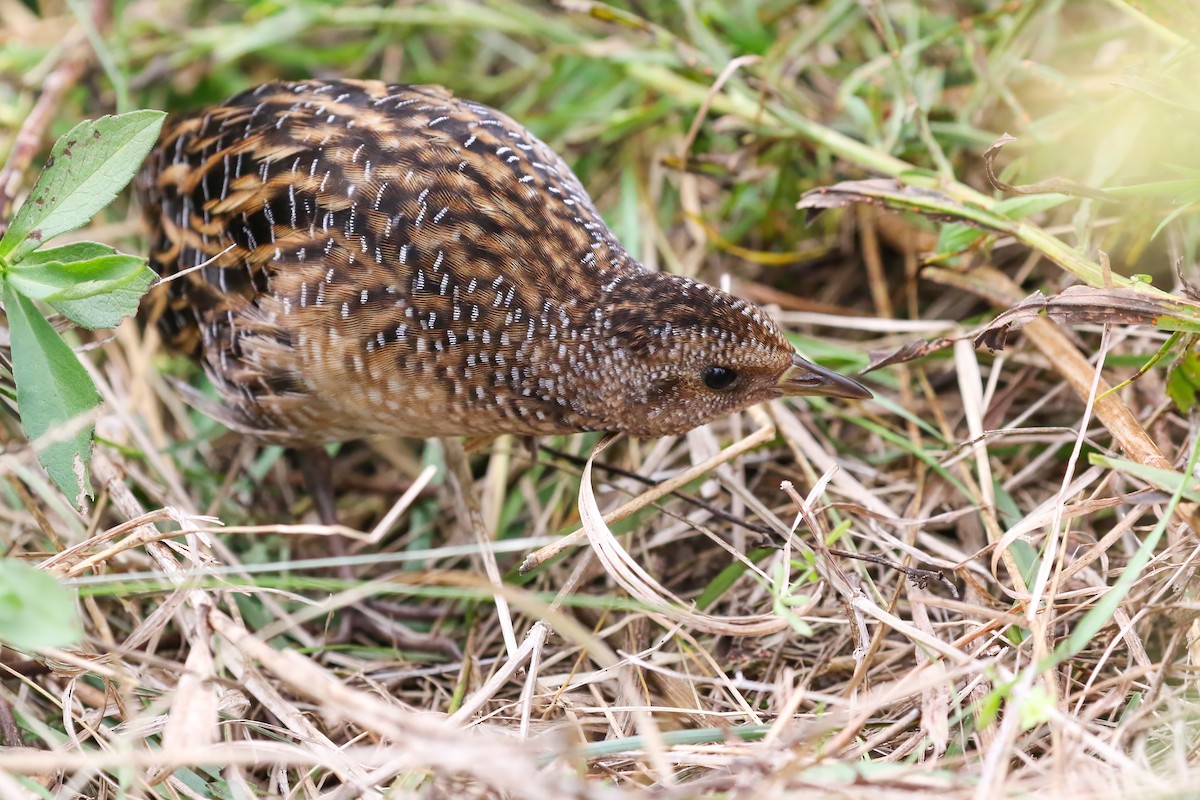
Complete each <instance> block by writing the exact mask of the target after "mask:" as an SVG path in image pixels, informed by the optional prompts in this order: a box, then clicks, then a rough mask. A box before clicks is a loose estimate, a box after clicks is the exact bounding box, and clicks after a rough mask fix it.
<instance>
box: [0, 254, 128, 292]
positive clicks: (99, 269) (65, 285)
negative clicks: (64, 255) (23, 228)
mask: <svg viewBox="0 0 1200 800" xmlns="http://www.w3.org/2000/svg"><path fill="white" fill-rule="evenodd" d="M144 269H146V259H144V258H139V257H138V256H127V255H124V254H123V253H117V254H116V255H111V256H100V257H99V258H93V259H90V260H88V261H76V262H74V263H63V262H61V261H47V262H45V263H42V264H34V265H29V264H28V262H27V261H22V262H21V263H20V264H18V265H17V266H15V267H12V268H11V269H10V270H9V271H8V282H9V283H11V284H12V285H13V288H15V289H16V290H17V291H18V292H20V293H21V294H23V295H25V296H26V297H28V298H29V299H30V300H47V301H49V302H55V301H57V300H83V299H84V298H87V297H94V296H96V295H98V294H104V293H106V292H111V291H113V290H115V289H118V288H120V287H121V286H124V285H125V284H126V283H128V282H129V281H131V280H133V279H134V278H136V277H137V274H138V273H139V272H141V271H142V270H144Z"/></svg>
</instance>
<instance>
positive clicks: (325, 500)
mask: <svg viewBox="0 0 1200 800" xmlns="http://www.w3.org/2000/svg"><path fill="white" fill-rule="evenodd" d="M296 456H297V458H299V459H300V471H301V472H302V473H303V474H304V488H306V489H308V494H309V496H310V497H312V501H313V506H314V507H315V508H316V510H317V518H318V519H319V520H321V524H322V525H337V524H338V521H337V505H336V503H335V502H334V499H333V459H331V458H330V457H329V453H327V452H325V448H324V447H310V448H307V449H304V450H297V451H296ZM337 538H338V539H342V542H341V549H342V550H343V551H344V550H345V547H346V542H345V540H344V539H343V537H341V536H338V537H337Z"/></svg>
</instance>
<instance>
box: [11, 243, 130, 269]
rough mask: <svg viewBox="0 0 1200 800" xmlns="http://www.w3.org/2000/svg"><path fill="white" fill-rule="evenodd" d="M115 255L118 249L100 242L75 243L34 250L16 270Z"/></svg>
mask: <svg viewBox="0 0 1200 800" xmlns="http://www.w3.org/2000/svg"><path fill="white" fill-rule="evenodd" d="M115 255H117V248H115V247H109V246H108V245H106V244H100V243H99V242H73V243H71V244H64V245H61V246H59V247H42V248H39V249H38V250H34V251H33V252H32V253H30V254H29V255H27V256H25V257H24V258H23V259H21V263H20V265H19V266H18V267H16V268H17V269H20V267H29V266H33V265H35V264H45V263H48V262H50V261H61V262H62V263H64V264H71V263H73V262H75V261H87V260H88V259H91V258H100V257H101V256H115Z"/></svg>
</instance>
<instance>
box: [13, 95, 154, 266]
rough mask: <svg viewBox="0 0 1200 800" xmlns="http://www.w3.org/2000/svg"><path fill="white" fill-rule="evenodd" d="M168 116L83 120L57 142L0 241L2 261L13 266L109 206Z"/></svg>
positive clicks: (131, 115)
mask: <svg viewBox="0 0 1200 800" xmlns="http://www.w3.org/2000/svg"><path fill="white" fill-rule="evenodd" d="M164 116H166V115H165V114H164V113H163V112H161V111H131V112H129V113H128V114H120V115H118V116H115V117H112V116H108V117H101V118H100V119H97V120H85V121H84V122H81V123H79V124H78V125H76V126H75V127H74V128H72V129H71V130H70V131H69V132H67V133H66V134H64V135H63V136H62V137H61V138H59V140H58V141H57V142H55V143H54V148H53V149H52V150H51V153H50V158H49V159H48V160H47V161H46V166H45V167H44V168H43V169H42V174H41V175H40V176H38V179H37V183H36V184H34V187H33V191H32V192H30V193H29V199H28V200H26V201H25V203H24V205H22V206H21V208H20V210H19V211H17V214H16V216H15V217H13V221H12V224H11V225H10V226H9V228H8V231H7V232H6V233H5V234H4V238H3V239H0V260H2V261H6V262H7V263H8V264H15V263H16V262H18V261H20V260H21V259H22V258H24V257H25V256H26V255H27V254H29V253H31V252H32V251H34V250H36V249H37V248H38V247H41V245H42V244H43V243H44V242H48V241H50V240H51V239H53V238H54V237H55V236H58V235H59V234H62V233H66V232H67V231H73V230H75V229H76V228H78V227H80V226H81V225H83V224H84V223H86V222H87V221H88V220H90V219H91V218H92V217H93V216H95V214H96V213H97V212H98V211H100V209H102V208H104V207H105V206H107V205H108V204H109V203H111V202H112V200H113V198H114V197H116V196H117V192H119V191H121V190H122V189H124V188H125V185H126V184H127V183H129V181H130V179H131V178H133V176H134V174H135V173H136V172H137V170H138V167H140V166H141V164H142V161H143V160H144V159H145V158H146V154H147V153H149V152H150V148H152V147H153V146H154V142H155V140H156V139H157V138H158V131H159V128H161V127H162V122H163V117H164Z"/></svg>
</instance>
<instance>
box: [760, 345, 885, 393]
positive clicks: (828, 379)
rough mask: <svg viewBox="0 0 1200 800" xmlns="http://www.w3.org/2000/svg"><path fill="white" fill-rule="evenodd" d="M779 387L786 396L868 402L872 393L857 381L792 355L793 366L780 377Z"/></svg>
mask: <svg viewBox="0 0 1200 800" xmlns="http://www.w3.org/2000/svg"><path fill="white" fill-rule="evenodd" d="M778 386H779V388H780V389H781V390H783V393H784V394H785V395H803V394H808V395H822V396H824V397H845V398H846V399H848V400H868V399H870V398H871V396H872V395H871V392H870V391H868V390H867V388H866V387H864V386H863V385H862V384H860V383H858V382H857V381H852V380H850V379H849V378H847V377H846V376H845V375H839V374H837V373H836V372H834V371H832V370H828V369H825V368H824V367H819V366H817V365H816V364H814V363H812V362H811V361H806V360H805V359H803V358H801V357H800V356H798V355H795V354H793V355H792V365H791V366H790V367H788V368H787V369H785V370H784V371H783V374H782V375H780V376H779V383H778Z"/></svg>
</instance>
